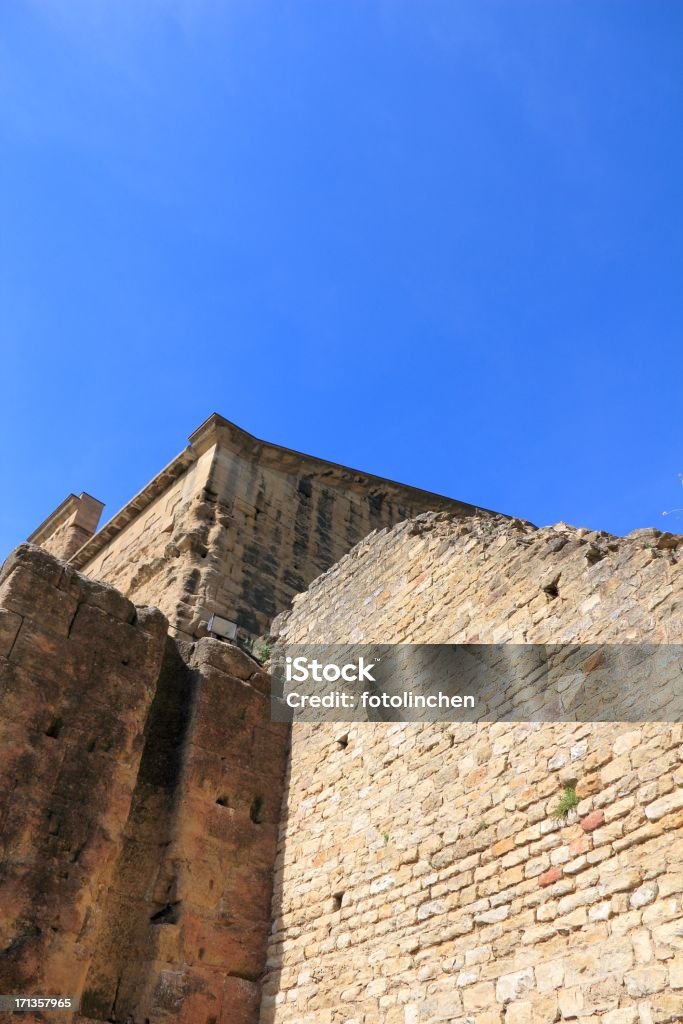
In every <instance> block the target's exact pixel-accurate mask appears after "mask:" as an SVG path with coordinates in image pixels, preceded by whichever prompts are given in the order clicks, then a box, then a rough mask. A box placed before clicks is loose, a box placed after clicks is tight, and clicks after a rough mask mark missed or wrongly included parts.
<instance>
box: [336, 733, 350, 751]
mask: <svg viewBox="0 0 683 1024" xmlns="http://www.w3.org/2000/svg"><path fill="white" fill-rule="evenodd" d="M348 745H349V734H348V733H347V732H346V733H344V735H343V736H337V750H346V748H347V747H348Z"/></svg>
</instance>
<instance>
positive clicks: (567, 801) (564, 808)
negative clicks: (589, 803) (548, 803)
mask: <svg viewBox="0 0 683 1024" xmlns="http://www.w3.org/2000/svg"><path fill="white" fill-rule="evenodd" d="M578 803H579V798H578V796H577V795H576V785H575V784H570V785H568V786H565V787H564V790H563V791H562V796H561V797H560V800H559V803H558V805H557V807H556V808H555V810H554V812H553V817H554V818H555V819H556V821H566V820H567V818H568V816H569V812H570V811H573V810H574V808H575V807H576V806H577V804H578Z"/></svg>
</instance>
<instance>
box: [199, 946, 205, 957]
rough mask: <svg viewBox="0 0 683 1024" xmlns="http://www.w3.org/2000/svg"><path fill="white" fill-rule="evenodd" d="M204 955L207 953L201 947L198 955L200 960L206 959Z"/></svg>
mask: <svg viewBox="0 0 683 1024" xmlns="http://www.w3.org/2000/svg"><path fill="white" fill-rule="evenodd" d="M204 953H205V950H204V947H203V946H201V948H200V950H199V953H198V954H197V956H198V957H199V959H200V960H203V959H204Z"/></svg>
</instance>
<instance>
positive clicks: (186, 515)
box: [73, 416, 476, 639]
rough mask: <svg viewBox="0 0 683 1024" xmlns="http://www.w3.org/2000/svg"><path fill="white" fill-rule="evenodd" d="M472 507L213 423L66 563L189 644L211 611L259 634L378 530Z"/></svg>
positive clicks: (217, 419)
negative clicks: (159, 615)
mask: <svg viewBox="0 0 683 1024" xmlns="http://www.w3.org/2000/svg"><path fill="white" fill-rule="evenodd" d="M431 508H449V509H451V510H452V511H453V512H454V513H457V514H460V515H464V514H470V513H472V512H474V511H476V510H475V509H474V507H473V506H471V505H466V504H464V503H462V502H458V501H454V500H452V499H449V498H443V497H440V496H439V495H435V494H429V493H428V492H426V491H420V490H417V489H416V488H412V487H407V486H404V485H402V484H396V483H393V482H391V481H388V480H382V479H380V478H378V477H372V476H368V475H366V474H363V473H359V472H358V471H356V470H352V469H347V468H345V467H343V466H336V465H334V464H333V463H329V462H324V461H321V460H319V459H315V458H312V457H310V456H306V455H300V454H298V453H296V452H291V451H289V450H288V449H285V448H280V447H278V446H276V445H270V444H266V443H264V442H262V441H258V440H257V439H256V438H254V437H252V436H251V435H249V434H247V433H245V432H244V431H242V430H240V429H239V428H238V427H235V426H234V425H233V424H231V423H229V422H228V421H227V420H224V419H223V418H222V417H220V416H212V417H211V418H210V419H209V420H208V421H207V422H206V424H204V425H203V426H202V427H200V428H199V430H197V431H196V432H195V433H194V434H193V435H192V437H191V438H190V446H189V448H187V449H186V450H185V451H184V452H182V453H181V455H179V456H178V457H177V459H175V460H174V461H173V462H172V463H171V464H170V465H169V466H167V467H166V468H165V469H164V470H162V472H161V473H160V474H159V475H158V476H157V477H156V478H155V479H154V480H153V481H151V483H150V484H148V486H147V487H146V488H145V489H144V490H143V491H141V492H140V494H139V495H137V496H136V497H135V498H133V500H132V501H131V502H130V503H129V504H128V505H127V506H126V507H125V508H124V509H122V511H121V512H119V513H118V514H117V515H116V516H115V517H114V519H113V520H111V522H110V523H108V524H107V525H106V526H105V527H104V528H103V529H102V530H100V531H99V533H97V534H96V535H95V536H94V537H93V538H92V540H90V541H89V542H88V543H87V544H86V545H85V546H84V547H83V548H82V549H81V550H80V551H79V552H78V553H77V554H76V555H75V556H74V558H73V562H74V565H75V566H76V567H77V568H79V569H81V570H82V571H83V572H84V573H85V574H86V575H88V576H92V577H94V578H97V579H101V580H105V581H107V582H109V583H111V584H112V585H113V586H115V587H117V588H118V589H119V590H121V591H122V592H123V593H124V594H126V595H127V596H128V597H130V598H131V599H132V600H134V601H136V602H137V603H143V604H151V603H152V604H155V605H157V606H158V607H160V608H161V610H162V611H163V612H164V614H165V615H166V616H167V618H168V619H169V622H170V623H171V625H172V626H174V627H176V629H177V630H178V631H180V633H181V634H182V635H183V636H185V637H187V638H190V639H191V638H194V637H195V636H201V635H203V633H205V632H206V624H207V621H208V619H209V617H210V615H211V613H212V612H217V613H218V614H219V615H222V616H224V617H225V618H227V619H229V620H230V621H232V622H236V623H237V624H238V625H239V626H240V627H241V628H242V629H243V630H244V631H245V632H246V633H247V634H251V635H259V634H262V633H264V632H267V630H268V628H269V627H270V623H271V621H272V619H273V617H274V616H275V615H276V614H277V613H278V612H281V611H282V610H283V609H285V608H287V607H289V604H290V601H291V599H292V597H293V596H294V595H295V594H297V593H299V592H300V591H302V590H304V589H305V587H306V586H307V585H308V584H309V583H310V582H311V581H312V580H313V579H315V578H316V577H317V576H319V575H320V573H321V572H323V571H324V570H326V569H328V568H329V567H330V566H331V565H333V564H334V563H335V562H336V561H337V560H338V559H339V558H341V557H342V555H344V554H345V553H346V552H347V551H349V549H350V548H352V547H353V546H354V544H356V543H357V542H358V541H359V540H361V539H362V538H363V537H365V536H366V535H367V534H368V533H369V532H370V531H371V530H374V529H376V528H377V527H382V526H386V525H389V524H394V523H397V522H399V521H400V520H402V519H406V518H409V517H410V516H414V515H415V514H417V513H418V512H423V511H424V510H426V509H431Z"/></svg>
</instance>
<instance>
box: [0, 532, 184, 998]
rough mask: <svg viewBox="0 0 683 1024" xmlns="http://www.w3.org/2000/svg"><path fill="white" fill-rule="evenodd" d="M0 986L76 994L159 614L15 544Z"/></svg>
mask: <svg viewBox="0 0 683 1024" xmlns="http://www.w3.org/2000/svg"><path fill="white" fill-rule="evenodd" d="M0 635H1V636H2V649H1V650H0V655H1V657H0V680H1V682H0V730H1V731H2V751H3V755H2V758H1V759H0V776H1V781H0V787H1V796H0V819H1V830H0V831H1V836H2V846H1V850H2V865H1V867H0V918H1V924H0V950H2V956H1V957H0V992H3V993H7V994H11V993H21V992H25V991H27V990H28V991H32V992H36V991H38V992H40V991H43V990H45V989H47V990H48V991H49V990H56V991H58V992H61V993H63V994H64V995H76V994H78V993H80V992H81V991H82V988H83V982H84V978H85V973H86V971H87V968H88V963H89V960H90V958H91V956H92V953H93V948H94V943H95V936H96V933H97V917H98V906H99V904H100V901H101V900H102V898H103V894H104V893H106V891H107V888H108V886H109V882H110V879H111V874H112V871H113V868H114V864H115V861H116V855H117V851H118V849H119V847H120V843H121V837H122V834H123V829H124V826H125V823H126V819H127V817H128V811H129V808H130V802H131V797H132V793H133V788H134V785H135V780H136V775H137V768H138V765H139V762H140V757H141V754H142V749H143V731H144V726H145V722H146V719H147V714H148V711H149V708H150V705H151V703H152V699H153V697H154V693H155V689H156V682H157V678H158V676H159V670H160V666H161V660H162V655H163V651H164V647H165V643H166V622H165V620H164V619H163V617H162V616H161V614H160V613H159V612H157V611H155V610H144V609H138V610H137V611H136V609H135V608H134V607H133V605H132V604H131V603H130V601H127V600H126V599H125V598H124V597H122V596H121V595H120V594H117V593H116V592H115V591H113V590H111V589H110V588H107V587H103V586H102V585H101V584H98V583H94V582H92V581H90V580H86V579H84V578H83V577H82V576H80V575H79V574H78V573H75V572H74V571H73V570H72V569H70V568H69V567H68V566H65V565H64V564H63V563H61V562H57V561H56V560H55V559H53V558H52V557H50V556H49V555H47V554H46V553H44V552H42V551H41V550H40V549H38V548H30V547H28V546H23V547H21V548H19V549H18V550H17V551H16V552H15V553H14V555H13V556H12V557H11V558H10V559H9V560H8V562H7V563H6V564H5V566H4V568H3V571H2V576H1V577H0Z"/></svg>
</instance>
